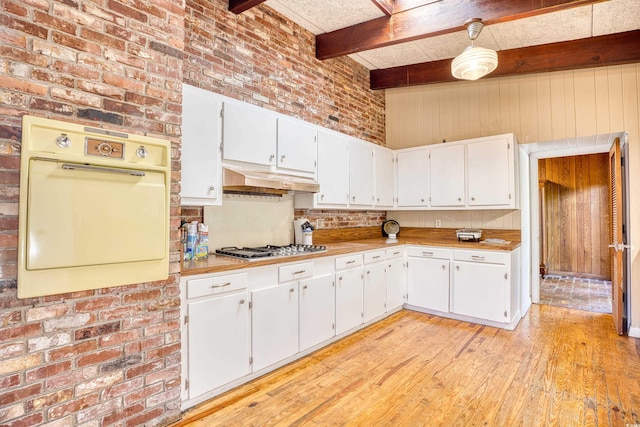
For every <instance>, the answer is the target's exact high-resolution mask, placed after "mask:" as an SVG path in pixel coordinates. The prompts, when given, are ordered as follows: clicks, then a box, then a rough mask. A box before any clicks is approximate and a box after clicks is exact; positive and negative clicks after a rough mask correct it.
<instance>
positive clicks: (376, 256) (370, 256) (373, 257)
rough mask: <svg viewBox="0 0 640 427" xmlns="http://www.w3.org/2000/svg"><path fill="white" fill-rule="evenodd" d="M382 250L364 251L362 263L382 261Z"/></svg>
mask: <svg viewBox="0 0 640 427" xmlns="http://www.w3.org/2000/svg"><path fill="white" fill-rule="evenodd" d="M384 258H385V257H384V250H379V251H373V252H365V253H364V263H365V264H371V263H372V262H380V261H384Z"/></svg>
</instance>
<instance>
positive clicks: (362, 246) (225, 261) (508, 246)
mask: <svg viewBox="0 0 640 427" xmlns="http://www.w3.org/2000/svg"><path fill="white" fill-rule="evenodd" d="M519 233H520V231H519V230H515V231H514V230H485V231H484V233H483V237H484V239H481V240H480V242H465V241H458V239H457V238H456V237H455V230H454V229H444V228H438V229H431V228H407V229H403V230H402V235H401V236H398V239H397V240H398V241H397V243H386V240H387V239H386V238H384V237H376V238H369V239H361V240H351V241H346V242H335V243H326V246H327V251H326V252H316V253H310V254H308V255H307V254H305V255H294V256H290V257H280V258H274V259H266V260H260V261H251V262H250V261H244V260H239V259H234V258H229V257H225V256H216V255H213V254H210V255H209V258H207V259H206V260H198V261H188V262H185V263H183V264H182V268H181V275H182V276H192V275H195V274H207V273H219V272H222V271H231V270H239V269H243V268H252V267H259V266H265V265H275V264H283V263H289V262H299V261H304V260H308V259H313V258H322V257H329V256H336V255H344V254H349V253H353V252H362V251H368V250H372V249H381V248H390V247H393V246H398V245H421V246H446V247H449V248H455V249H481V250H485V251H507V252H508V251H512V250H514V249H515V248H517V247H519V246H520V234H519ZM485 239H504V240H505V241H506V242H505V243H504V244H496V243H486V240H485Z"/></svg>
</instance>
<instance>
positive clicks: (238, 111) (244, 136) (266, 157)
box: [222, 101, 277, 166]
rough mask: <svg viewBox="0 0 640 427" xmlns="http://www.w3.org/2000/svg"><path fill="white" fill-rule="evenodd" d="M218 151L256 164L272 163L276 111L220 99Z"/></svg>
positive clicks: (274, 160)
mask: <svg viewBox="0 0 640 427" xmlns="http://www.w3.org/2000/svg"><path fill="white" fill-rule="evenodd" d="M222 122H223V125H222V142H223V149H222V155H223V158H224V160H233V161H238V162H245V163H255V164H258V165H265V166H275V165H276V154H277V153H276V135H277V115H276V114H275V113H274V112H272V111H269V110H266V109H264V108H260V107H256V106H254V105H250V104H245V103H240V102H226V101H225V102H224V103H223V120H222Z"/></svg>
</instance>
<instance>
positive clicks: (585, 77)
mask: <svg viewBox="0 0 640 427" xmlns="http://www.w3.org/2000/svg"><path fill="white" fill-rule="evenodd" d="M573 74H574V80H575V89H576V91H575V106H576V128H577V129H580V132H581V133H582V132H584V135H596V134H597V132H598V129H597V128H596V88H595V78H594V70H593V69H591V68H589V69H584V70H575V71H574V72H573Z"/></svg>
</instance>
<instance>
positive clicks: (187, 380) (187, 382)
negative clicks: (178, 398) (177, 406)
mask: <svg viewBox="0 0 640 427" xmlns="http://www.w3.org/2000/svg"><path fill="white" fill-rule="evenodd" d="M184 389H185V390H189V378H187V379H186V380H184Z"/></svg>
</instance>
